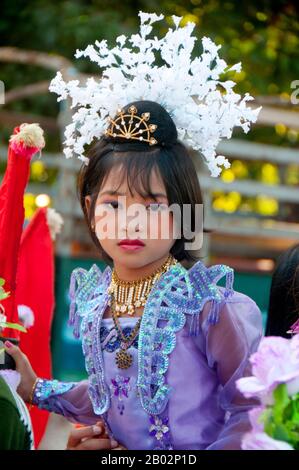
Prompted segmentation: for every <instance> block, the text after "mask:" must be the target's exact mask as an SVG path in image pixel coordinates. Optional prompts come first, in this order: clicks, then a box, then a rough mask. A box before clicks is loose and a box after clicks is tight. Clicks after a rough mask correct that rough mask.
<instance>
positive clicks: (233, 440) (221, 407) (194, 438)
mask: <svg viewBox="0 0 299 470" xmlns="http://www.w3.org/2000/svg"><path fill="white" fill-rule="evenodd" d="M111 274H112V270H111V268H110V267H109V266H107V267H106V268H105V270H104V271H103V272H101V271H100V269H99V268H98V267H97V266H96V265H95V264H94V265H93V266H92V267H91V269H90V270H89V271H86V270H84V269H81V268H77V269H75V270H74V271H73V273H72V276H71V284H70V296H71V307H70V322H71V324H73V325H74V334H75V336H76V337H79V336H80V335H81V337H82V348H83V353H84V356H85V364H86V370H87V373H88V380H85V381H82V382H79V383H65V382H58V381H56V380H43V379H40V380H39V381H38V384H37V387H36V389H35V393H34V403H35V404H37V405H38V406H39V407H40V408H43V409H47V410H49V411H52V412H55V413H59V414H62V415H64V416H65V417H67V418H68V419H69V420H70V421H72V422H80V423H85V424H94V423H95V422H96V421H98V420H99V419H102V420H103V421H104V422H105V425H106V429H107V431H108V433H109V435H110V436H111V437H114V438H115V439H116V440H117V441H118V442H119V443H120V444H122V445H123V446H125V447H126V448H127V449H144V450H148V449H153V450H154V449H155V450H158V449H161V450H162V449H183V450H188V449H190V450H194V449H207V450H218V449H240V442H241V437H242V435H243V434H244V432H246V431H248V430H249V429H250V424H249V420H248V413H247V412H248V410H249V409H250V408H251V407H252V406H254V405H256V404H257V402H256V401H254V400H248V399H245V398H244V397H242V396H241V395H240V393H239V392H238V391H237V390H236V387H235V381H236V380H237V379H238V378H240V377H242V376H244V375H250V363H249V361H248V358H249V356H250V355H251V354H252V353H253V352H254V351H256V349H257V347H258V344H259V342H260V339H261V337H262V317H261V313H260V311H259V309H258V307H257V305H256V304H255V302H254V301H253V300H252V299H250V298H249V297H247V296H246V295H244V294H241V293H239V292H236V291H234V290H233V270H232V269H231V268H229V267H227V266H225V265H215V266H212V267H210V268H206V267H205V266H204V265H203V264H202V262H201V261H198V262H196V263H195V264H194V265H193V267H192V268H191V269H189V270H187V269H185V268H184V267H183V266H182V265H181V264H180V263H177V264H176V265H174V266H172V267H171V268H170V269H169V270H168V271H167V272H166V273H164V274H163V275H162V276H161V277H160V279H159V280H158V281H157V282H156V284H155V285H154V287H153V289H152V290H151V292H150V295H149V297H148V299H147V302H146V305H145V307H144V311H143V316H142V321H141V326H140V330H139V335H138V337H137V338H136V340H135V341H134V343H133V344H132V345H131V347H130V349H129V350H128V351H129V352H130V353H131V354H132V356H133V363H132V365H131V366H130V367H129V368H128V369H119V368H118V367H117V364H116V362H115V355H116V352H117V350H119V346H120V342H119V338H118V335H117V333H116V331H115V329H114V324H113V320H112V319H111V318H106V319H103V318H102V316H103V314H104V312H105V310H106V307H107V305H108V301H109V300H110V294H108V292H107V289H108V286H109V284H110V280H111ZM223 276H225V277H226V287H219V286H217V282H218V281H219V279H220V278H221V277H223ZM136 322H137V319H136V317H135V318H134V317H133V318H132V317H126V318H120V323H121V326H122V329H123V332H124V333H125V335H128V334H129V333H130V332H131V331H132V328H134V326H135V323H136Z"/></svg>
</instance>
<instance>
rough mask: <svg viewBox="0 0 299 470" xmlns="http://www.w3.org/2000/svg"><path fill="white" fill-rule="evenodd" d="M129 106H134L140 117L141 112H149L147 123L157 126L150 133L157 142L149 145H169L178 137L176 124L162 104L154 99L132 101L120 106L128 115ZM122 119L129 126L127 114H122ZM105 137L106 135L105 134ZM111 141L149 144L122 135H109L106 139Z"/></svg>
mask: <svg viewBox="0 0 299 470" xmlns="http://www.w3.org/2000/svg"><path fill="white" fill-rule="evenodd" d="M131 106H135V108H136V109H137V112H136V115H138V116H139V117H141V115H142V114H143V113H149V114H150V117H149V120H148V122H147V124H155V125H156V126H157V128H156V130H155V131H153V133H152V134H151V135H152V136H153V137H154V138H155V140H156V141H157V144H155V145H151V147H155V146H156V145H160V146H169V145H172V144H174V143H175V142H176V141H177V138H178V133H177V129H176V126H175V124H174V122H173V120H172V118H171V116H170V115H169V113H168V112H167V111H166V109H165V108H163V106H161V105H160V104H159V103H156V102H155V101H148V100H144V101H133V102H131V103H129V104H127V105H126V106H124V107H122V110H123V111H124V114H128V115H130V114H131V113H130V111H129V108H130V107H131ZM116 118H117V116H115V117H114V120H115V119H116ZM124 121H125V126H126V128H127V129H128V128H129V126H130V123H129V121H130V117H129V116H124ZM106 139H107V136H106ZM107 140H109V141H111V142H115V143H123V144H124V143H129V142H135V143H137V144H142V146H144V145H149V144H148V143H146V142H142V141H141V142H140V143H139V142H137V140H136V139H123V138H122V137H118V136H115V137H111V136H109V137H108V139H107Z"/></svg>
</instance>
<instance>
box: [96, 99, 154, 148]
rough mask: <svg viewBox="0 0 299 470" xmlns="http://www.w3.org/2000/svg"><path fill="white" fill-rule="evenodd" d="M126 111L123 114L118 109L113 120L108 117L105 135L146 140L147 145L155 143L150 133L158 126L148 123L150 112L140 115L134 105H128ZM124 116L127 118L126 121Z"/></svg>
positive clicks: (122, 111) (121, 110)
mask: <svg viewBox="0 0 299 470" xmlns="http://www.w3.org/2000/svg"><path fill="white" fill-rule="evenodd" d="M128 112H129V113H130V114H125V111H124V110H123V109H118V110H117V117H116V118H115V120H114V119H112V118H111V117H108V122H109V124H110V125H109V127H108V129H106V131H105V135H109V136H110V137H121V138H123V139H133V140H139V141H143V142H148V143H149V145H155V144H157V143H158V142H157V140H156V139H155V138H154V137H153V136H152V135H151V134H152V133H153V132H155V130H156V129H157V127H158V126H157V125H156V124H149V123H148V121H149V119H150V117H151V115H150V113H142V114H141V117H140V116H138V114H137V108H136V107H135V106H130V107H129V110H128ZM125 118H127V119H126V121H127V123H126V121H125Z"/></svg>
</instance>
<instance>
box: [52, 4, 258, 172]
mask: <svg viewBox="0 0 299 470" xmlns="http://www.w3.org/2000/svg"><path fill="white" fill-rule="evenodd" d="M139 17H140V31H139V34H133V35H131V36H130V37H126V36H125V35H121V36H118V37H117V39H116V45H115V46H114V47H113V48H111V49H110V48H108V45H107V41H106V40H103V41H100V42H99V41H96V42H95V44H94V45H88V46H87V47H86V49H85V50H83V51H79V50H77V51H76V54H75V57H76V58H79V57H88V58H89V59H90V60H91V61H92V62H95V63H96V64H98V66H99V68H100V73H101V78H100V79H98V80H94V79H89V80H87V82H86V84H85V85H83V86H80V84H79V81H78V80H71V81H70V82H68V83H65V82H64V80H63V78H62V75H61V73H60V72H57V75H56V77H55V78H54V79H53V80H52V81H51V84H50V87H49V89H50V91H53V92H54V93H57V94H58V95H59V97H58V101H60V100H64V99H66V98H67V97H69V98H71V103H72V105H71V107H72V108H76V112H75V113H74V114H73V116H72V120H73V122H72V124H70V125H69V126H67V128H66V131H65V142H64V144H65V147H66V148H65V149H64V153H65V155H66V157H67V158H69V157H71V156H72V155H77V157H78V158H79V159H80V160H83V161H85V162H86V163H88V159H87V158H86V157H84V156H83V154H84V148H85V145H87V144H90V143H91V142H92V141H93V140H94V139H98V138H99V137H100V136H101V134H102V133H103V132H104V131H105V129H106V127H107V121H106V118H107V116H108V115H112V116H113V115H114V114H115V112H116V111H117V109H118V108H119V107H123V106H125V105H127V104H128V103H129V102H132V101H138V100H150V101H156V102H158V103H159V104H161V105H162V106H164V108H165V109H166V110H167V111H168V113H169V114H170V116H171V117H172V118H173V120H174V123H175V125H176V127H177V130H178V135H179V138H180V139H181V140H182V141H183V142H184V143H185V144H186V145H189V146H191V147H192V148H193V149H195V150H199V151H200V152H201V154H202V155H203V158H204V160H205V162H206V163H207V165H208V167H209V169H210V171H211V174H212V176H218V175H219V174H220V173H221V170H222V167H223V166H224V167H225V168H228V167H229V162H228V161H227V159H226V158H224V157H222V156H220V158H218V157H217V154H216V148H217V146H218V144H219V142H220V141H221V140H222V139H224V138H225V139H227V138H230V137H231V135H232V131H233V129H234V127H236V126H239V127H241V128H242V129H243V131H244V132H248V130H249V127H250V124H251V123H252V122H255V121H256V119H257V115H258V113H259V111H260V108H259V109H256V110H252V109H251V108H249V107H247V104H246V103H247V101H249V100H250V99H252V98H251V97H250V96H249V95H248V94H246V95H245V97H243V98H242V99H241V96H240V95H238V94H237V93H235V92H234V91H233V88H234V86H235V83H234V82H233V81H232V80H223V81H222V80H220V76H221V75H222V74H223V73H225V72H226V71H233V70H235V71H237V72H238V71H240V70H241V64H240V63H238V64H235V65H232V66H231V67H230V68H228V66H227V64H226V62H225V61H224V60H223V59H221V58H220V57H219V55H218V51H219V49H220V48H221V46H220V45H216V44H215V43H214V42H213V41H212V40H211V39H210V38H207V37H203V38H202V40H201V44H202V49H203V52H202V54H201V55H199V56H197V57H194V58H192V56H193V50H194V47H195V46H197V39H196V37H195V36H192V32H193V29H194V27H195V24H194V23H187V24H186V25H185V26H183V27H179V24H180V21H181V19H182V18H181V17H178V16H173V17H172V19H173V22H174V25H175V26H174V29H172V28H169V29H168V31H167V32H166V34H165V36H163V37H162V38H157V37H150V36H149V35H150V33H151V31H152V25H153V24H154V23H155V22H157V21H160V20H162V19H163V18H164V16H163V15H156V14H155V13H144V12H142V11H140V12H139ZM125 44H126V45H127V47H124V46H125ZM129 45H130V47H129ZM161 57H162V59H163V60H164V63H162V64H161Z"/></svg>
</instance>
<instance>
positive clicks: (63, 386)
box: [32, 379, 76, 411]
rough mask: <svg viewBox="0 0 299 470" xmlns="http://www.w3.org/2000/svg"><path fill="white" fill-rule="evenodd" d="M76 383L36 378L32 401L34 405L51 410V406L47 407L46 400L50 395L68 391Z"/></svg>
mask: <svg viewBox="0 0 299 470" xmlns="http://www.w3.org/2000/svg"><path fill="white" fill-rule="evenodd" d="M75 385H76V383H75V382H59V381H58V380H46V379H38V381H37V383H36V386H35V389H34V393H33V397H32V403H33V404H34V405H37V406H40V407H42V408H43V409H48V408H49V411H51V409H50V408H51V407H47V405H46V403H43V402H46V401H47V400H48V399H49V398H51V397H52V395H62V394H63V393H65V392H68V391H69V390H71V389H72V388H74V387H75Z"/></svg>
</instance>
